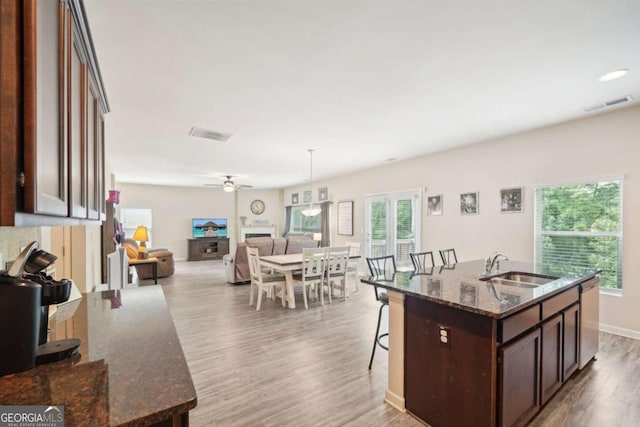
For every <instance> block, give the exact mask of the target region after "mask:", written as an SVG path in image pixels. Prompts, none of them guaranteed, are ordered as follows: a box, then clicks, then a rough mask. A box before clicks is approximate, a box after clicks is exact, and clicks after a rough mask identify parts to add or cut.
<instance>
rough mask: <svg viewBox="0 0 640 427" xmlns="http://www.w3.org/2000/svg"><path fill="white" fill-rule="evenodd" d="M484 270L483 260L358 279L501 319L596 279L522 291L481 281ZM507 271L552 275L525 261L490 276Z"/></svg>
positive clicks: (584, 276) (564, 280)
mask: <svg viewBox="0 0 640 427" xmlns="http://www.w3.org/2000/svg"><path fill="white" fill-rule="evenodd" d="M483 271H484V260H474V261H467V262H460V263H458V264H452V265H447V266H437V267H433V268H432V269H428V270H427V271H425V272H422V273H414V272H413V271H399V272H397V273H395V275H389V276H388V277H383V276H371V277H366V278H365V277H363V278H361V279H362V281H363V282H365V283H368V284H371V285H373V284H375V285H378V286H381V287H383V288H387V289H390V290H393V291H397V292H401V293H404V294H406V295H410V296H413V297H418V298H422V299H425V300H429V301H432V302H436V303H440V304H445V305H447V306H450V307H456V308H460V309H462V310H466V311H470V312H472V313H477V314H481V315H484V316H489V317H494V318H503V317H506V316H508V315H510V314H512V313H515V312H517V311H519V310H521V309H523V308H525V307H527V306H529V305H532V304H534V303H536V302H537V301H540V300H542V299H545V298H548V297H550V296H552V295H554V294H556V293H559V292H561V291H563V290H565V289H569V288H570V287H572V286H575V285H576V284H578V283H581V282H583V281H585V280H588V279H589V278H591V277H593V276H595V273H594V272H581V273H578V274H575V275H572V276H570V277H560V278H558V279H556V280H553V281H551V282H549V283H547V284H545V285H540V286H538V287H535V288H521V287H515V286H507V285H498V284H495V285H494V284H491V283H489V282H487V281H483V280H480V277H481V275H482V272H483ZM509 271H514V272H523V273H533V274H539V275H545V276H554V275H553V274H551V273H550V272H548V271H546V270H545V269H544V268H543V267H541V266H539V265H534V264H532V263H529V262H524V261H501V262H500V272H499V273H494V274H492V275H491V276H495V275H496V274H502V273H506V272H509ZM554 277H557V276H554Z"/></svg>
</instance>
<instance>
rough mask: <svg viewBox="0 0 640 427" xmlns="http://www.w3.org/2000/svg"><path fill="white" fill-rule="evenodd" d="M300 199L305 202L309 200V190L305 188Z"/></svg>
mask: <svg viewBox="0 0 640 427" xmlns="http://www.w3.org/2000/svg"><path fill="white" fill-rule="evenodd" d="M302 200H303V201H304V202H305V203H309V202H311V190H305V192H304V193H302Z"/></svg>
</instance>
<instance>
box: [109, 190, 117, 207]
mask: <svg viewBox="0 0 640 427" xmlns="http://www.w3.org/2000/svg"><path fill="white" fill-rule="evenodd" d="M107 202H111V203H115V204H116V205H117V204H118V203H120V190H109V198H108V199H107Z"/></svg>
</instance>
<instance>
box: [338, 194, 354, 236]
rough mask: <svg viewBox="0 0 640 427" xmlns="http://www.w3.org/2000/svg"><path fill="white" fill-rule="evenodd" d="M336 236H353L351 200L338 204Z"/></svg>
mask: <svg viewBox="0 0 640 427" xmlns="http://www.w3.org/2000/svg"><path fill="white" fill-rule="evenodd" d="M338 234H339V235H341V236H353V200H343V201H340V202H338Z"/></svg>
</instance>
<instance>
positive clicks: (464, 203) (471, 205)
mask: <svg viewBox="0 0 640 427" xmlns="http://www.w3.org/2000/svg"><path fill="white" fill-rule="evenodd" d="M478 204H479V194H478V193H477V192H476V193H462V194H460V214H462V215H474V214H477V213H478V212H479V206H478Z"/></svg>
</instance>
